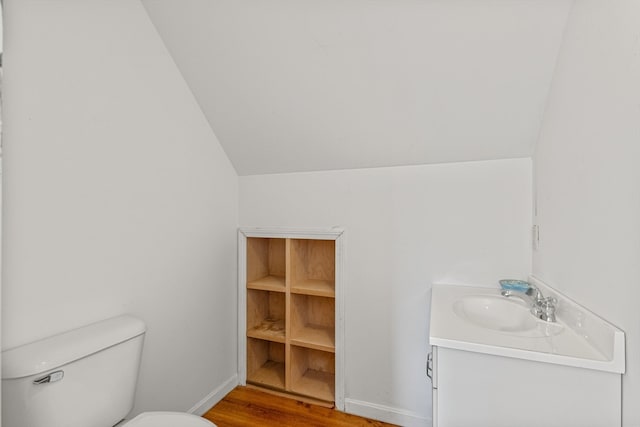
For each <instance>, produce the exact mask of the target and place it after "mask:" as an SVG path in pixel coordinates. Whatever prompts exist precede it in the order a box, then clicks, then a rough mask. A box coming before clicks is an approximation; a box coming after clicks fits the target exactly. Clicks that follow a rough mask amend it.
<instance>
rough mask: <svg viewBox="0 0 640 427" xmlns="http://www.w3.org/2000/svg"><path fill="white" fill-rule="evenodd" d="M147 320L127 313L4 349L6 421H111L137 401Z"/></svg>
mask: <svg viewBox="0 0 640 427" xmlns="http://www.w3.org/2000/svg"><path fill="white" fill-rule="evenodd" d="M144 332H145V324H144V322H142V320H140V319H137V318H135V317H133V316H129V315H123V316H118V317H114V318H111V319H107V320H104V321H101V322H98V323H94V324H91V325H88V326H85V327H82V328H79V329H75V330H72V331H69V332H65V333H62V334H60V335H55V336H53V337H50V338H45V339H43V340H40V341H36V342H33V343H30V344H26V345H23V346H20V347H16V348H13V349H9V350H6V351H3V352H2V426H3V427H111V426H113V425H115V424H117V423H118V422H119V421H121V420H122V419H123V418H124V417H125V416H126V415H127V414H128V413H129V412H130V411H131V408H132V407H133V399H134V394H135V387H136V381H137V377H138V368H139V366H140V356H141V353H142V342H143V339H144Z"/></svg>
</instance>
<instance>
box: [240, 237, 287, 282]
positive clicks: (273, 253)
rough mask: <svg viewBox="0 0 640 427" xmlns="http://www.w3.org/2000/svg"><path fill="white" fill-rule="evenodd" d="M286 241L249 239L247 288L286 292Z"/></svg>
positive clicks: (259, 238)
mask: <svg viewBox="0 0 640 427" xmlns="http://www.w3.org/2000/svg"><path fill="white" fill-rule="evenodd" d="M285 263H286V255H285V240H284V239H271V238H262V237H250V238H248V239H247V288H248V289H260V290H265V291H274V292H285Z"/></svg>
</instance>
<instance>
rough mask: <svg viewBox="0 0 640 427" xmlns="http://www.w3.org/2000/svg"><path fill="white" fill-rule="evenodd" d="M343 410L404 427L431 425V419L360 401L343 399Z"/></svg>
mask: <svg viewBox="0 0 640 427" xmlns="http://www.w3.org/2000/svg"><path fill="white" fill-rule="evenodd" d="M344 410H345V412H347V413H349V414H353V415H358V416H360V417H365V418H371V419H374V420H378V421H383V422H385V423H390V424H396V425H399V426H404V427H426V426H431V424H432V423H431V418H426V417H424V416H422V415H420V414H418V413H415V412H411V411H406V410H404V409H399V408H393V407H391V406H384V405H378V404H375V403H370V402H363V401H361V400H354V399H344Z"/></svg>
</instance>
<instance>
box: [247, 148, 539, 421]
mask: <svg viewBox="0 0 640 427" xmlns="http://www.w3.org/2000/svg"><path fill="white" fill-rule="evenodd" d="M240 223H241V225H242V226H281V227H282V226H284V227H331V226H334V225H340V226H343V227H344V228H345V229H346V237H345V254H346V255H345V257H346V260H345V302H344V303H345V312H346V319H345V321H346V331H345V341H346V350H345V357H346V369H345V375H346V378H345V379H346V393H345V394H346V406H347V410H348V411H352V412H360V413H365V414H366V415H369V416H377V417H387V420H389V421H394V422H397V423H399V424H402V425H411V424H418V425H426V424H427V422H428V420H430V418H431V402H430V399H431V390H430V383H429V381H428V379H427V377H426V376H425V374H424V365H425V358H426V355H427V352H428V348H427V347H428V345H427V343H428V326H429V325H428V323H429V300H430V289H431V284H432V283H455V284H474V285H484V286H497V280H498V279H500V278H504V277H516V278H518V277H521V278H525V277H526V276H527V275H528V273H529V272H530V261H531V251H530V239H529V235H530V233H529V230H530V224H531V163H530V160H529V159H515V160H499V161H487V162H475V163H457V164H446V165H432V166H410V167H396V168H381V169H360V170H343V171H333V172H313V173H296V174H279V175H261V176H247V177H240ZM370 405H382V410H381V411H379V410H377V409H376V408H372V407H371V406H370ZM364 411H366V412H364ZM389 417H391V418H389Z"/></svg>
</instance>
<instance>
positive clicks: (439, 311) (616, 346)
mask: <svg viewBox="0 0 640 427" xmlns="http://www.w3.org/2000/svg"><path fill="white" fill-rule="evenodd" d="M535 285H536V286H537V287H538V288H539V289H541V290H542V291H543V293H544V295H545V296H548V295H552V296H555V297H556V298H558V300H559V304H558V311H557V313H556V314H557V323H558V325H561V326H562V330H561V331H560V332H558V333H555V334H550V335H549V334H545V328H547V325H548V324H547V323H546V322H544V321H542V320H537V321H538V322H539V325H538V326H537V327H538V328H539V329H538V331H537V332H538V333H537V335H538V336H525V334H521V333H518V332H503V331H497V330H493V329H487V328H484V327H481V326H478V325H476V324H473V323H471V322H469V321H467V320H465V319H463V318H461V317H459V316H458V315H457V314H456V313H455V312H454V310H453V305H454V303H455V302H456V301H458V300H460V299H461V298H462V297H464V296H467V295H477V296H486V295H490V296H500V290H499V288H498V287H496V288H482V287H471V286H456V285H434V286H433V289H432V297H431V323H430V327H429V328H430V330H429V343H430V344H431V345H436V346H441V347H446V348H453V349H458V350H466V351H473V352H478V353H485V354H493V355H497V356H505V357H514V358H519V359H527V360H533V361H538V362H546V363H554V364H560V365H567V366H574V367H579V368H587V369H595V370H600V371H607V372H617V373H624V370H625V363H624V333H623V332H622V331H620V330H619V329H617V328H615V327H614V326H612V325H610V324H609V323H607V322H606V321H604V320H602V319H600V318H599V317H597V316H596V315H594V314H593V313H591V312H589V311H588V310H586V309H584V308H583V307H580V306H578V305H577V304H575V303H574V302H573V301H571V300H569V299H568V298H566V297H564V296H563V295H561V294H559V293H557V292H553V289H551V288H549V287H547V286H546V285H544V284H542V283H540V282H536V283H535ZM503 298H504V297H503ZM532 316H533V315H532ZM576 319H578V320H579V321H576Z"/></svg>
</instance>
